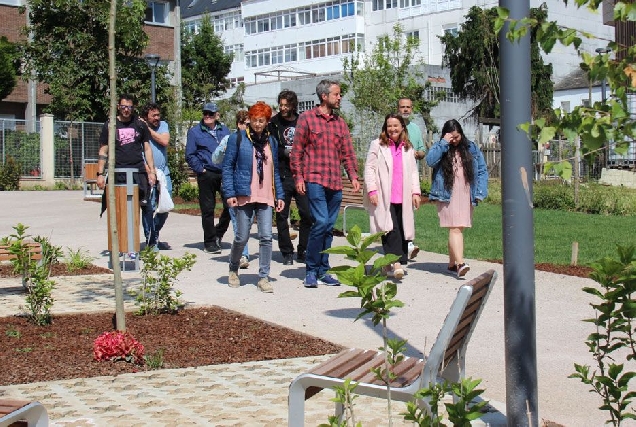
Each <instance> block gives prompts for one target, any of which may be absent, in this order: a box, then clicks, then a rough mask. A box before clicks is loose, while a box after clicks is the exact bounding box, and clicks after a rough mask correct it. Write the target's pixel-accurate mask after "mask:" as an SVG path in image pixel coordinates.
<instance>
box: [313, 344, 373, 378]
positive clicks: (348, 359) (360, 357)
mask: <svg viewBox="0 0 636 427" xmlns="http://www.w3.org/2000/svg"><path fill="white" fill-rule="evenodd" d="M376 354H377V351H373V350H358V349H353V350H351V351H349V352H348V353H347V354H346V355H345V357H344V358H338V359H337V360H334V362H335V363H331V364H326V366H324V367H323V369H314V370H313V371H312V373H313V374H316V375H325V376H330V377H333V376H338V377H339V376H341V375H343V374H344V373H346V372H351V371H353V370H355V369H356V368H358V367H359V366H360V365H363V364H365V363H367V362H368V361H369V360H371V359H373V357H374V356H375V355H376Z"/></svg>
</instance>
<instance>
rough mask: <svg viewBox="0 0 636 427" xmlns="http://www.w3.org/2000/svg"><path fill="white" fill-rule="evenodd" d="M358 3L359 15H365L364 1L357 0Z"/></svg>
mask: <svg viewBox="0 0 636 427" xmlns="http://www.w3.org/2000/svg"><path fill="white" fill-rule="evenodd" d="M356 4H357V8H356V9H357V11H356V13H357V14H358V16H364V2H363V1H359V2H356Z"/></svg>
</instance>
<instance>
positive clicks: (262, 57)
mask: <svg viewBox="0 0 636 427" xmlns="http://www.w3.org/2000/svg"><path fill="white" fill-rule="evenodd" d="M271 64H272V54H271V53H270V51H269V49H259V50H258V66H259V67H262V66H264V65H271Z"/></svg>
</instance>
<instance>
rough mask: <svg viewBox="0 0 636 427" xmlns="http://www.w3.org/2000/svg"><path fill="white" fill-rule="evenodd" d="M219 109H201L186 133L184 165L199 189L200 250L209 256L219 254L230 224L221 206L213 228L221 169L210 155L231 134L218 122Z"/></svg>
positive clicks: (220, 196) (206, 106) (219, 188)
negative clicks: (209, 254) (222, 240)
mask: <svg viewBox="0 0 636 427" xmlns="http://www.w3.org/2000/svg"><path fill="white" fill-rule="evenodd" d="M218 119H219V109H218V107H217V106H216V104H215V103H213V102H208V103H207V104H205V105H204V106H203V119H201V122H199V123H198V124H197V125H195V126H193V127H192V128H190V130H189V131H188V140H187V143H186V161H187V162H188V165H190V168H192V170H193V171H194V172H195V173H196V174H197V183H198V185H199V206H200V207H201V225H202V227H203V246H204V247H203V250H204V251H205V252H208V253H213V254H218V253H220V252H221V238H222V237H223V234H225V232H226V231H227V228H228V226H229V224H230V214H229V211H228V209H227V206H225V203H223V204H224V209H223V212H222V213H221V216H220V217H219V222H218V223H217V224H216V226H214V208H215V207H216V193H219V198H220V199H221V200H223V195H222V193H221V168H220V166H219V165H215V164H214V163H213V162H212V153H214V150H216V148H217V147H218V146H219V143H220V142H221V140H222V139H223V137H224V136H226V135H229V134H230V130H229V129H228V128H227V126H225V125H224V124H223V123H220V122H219V121H218Z"/></svg>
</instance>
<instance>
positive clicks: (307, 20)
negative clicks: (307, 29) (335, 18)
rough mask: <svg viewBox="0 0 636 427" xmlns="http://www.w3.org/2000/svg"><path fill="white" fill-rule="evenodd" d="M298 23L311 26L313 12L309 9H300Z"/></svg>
mask: <svg viewBox="0 0 636 427" xmlns="http://www.w3.org/2000/svg"><path fill="white" fill-rule="evenodd" d="M298 22H300V25H309V24H311V10H309V9H300V10H299V11H298Z"/></svg>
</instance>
